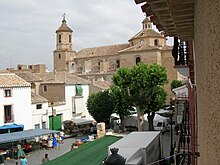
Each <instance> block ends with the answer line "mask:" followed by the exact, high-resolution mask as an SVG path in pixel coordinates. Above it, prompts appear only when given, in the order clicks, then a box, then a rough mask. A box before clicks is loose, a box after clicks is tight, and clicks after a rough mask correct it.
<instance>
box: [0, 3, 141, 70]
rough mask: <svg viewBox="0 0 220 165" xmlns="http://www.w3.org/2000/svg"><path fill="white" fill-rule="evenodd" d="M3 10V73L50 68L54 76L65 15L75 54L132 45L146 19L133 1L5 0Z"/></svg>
mask: <svg viewBox="0 0 220 165" xmlns="http://www.w3.org/2000/svg"><path fill="white" fill-rule="evenodd" d="M0 11H1V12H0V20H1V23H0V39H1V46H0V69H6V68H16V67H17V65H18V64H24V65H32V64H46V67H47V68H48V69H49V70H50V71H52V68H53V51H54V50H55V47H56V33H55V31H56V30H57V29H58V28H59V27H60V25H61V22H62V15H63V13H65V14H66V21H67V25H68V26H69V27H70V28H71V29H72V30H73V38H72V40H73V49H74V50H75V51H79V50H81V49H83V48H88V47H97V46H104V45H114V44H121V43H127V42H128V40H129V39H130V38H131V37H132V36H134V35H135V34H136V33H137V32H139V31H140V30H141V29H142V24H141V22H142V21H143V19H144V18H145V14H144V13H143V12H142V11H141V7H140V5H136V4H135V2H134V0H5V1H3V0H1V1H0Z"/></svg>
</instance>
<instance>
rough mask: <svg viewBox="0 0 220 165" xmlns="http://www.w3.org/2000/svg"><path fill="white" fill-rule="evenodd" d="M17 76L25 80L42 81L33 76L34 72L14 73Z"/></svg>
mask: <svg viewBox="0 0 220 165" xmlns="http://www.w3.org/2000/svg"><path fill="white" fill-rule="evenodd" d="M15 74H16V75H18V76H19V77H21V78H23V79H24V80H25V81H27V82H37V81H42V80H41V79H40V78H39V77H37V76H35V74H33V73H31V72H17V73H15Z"/></svg>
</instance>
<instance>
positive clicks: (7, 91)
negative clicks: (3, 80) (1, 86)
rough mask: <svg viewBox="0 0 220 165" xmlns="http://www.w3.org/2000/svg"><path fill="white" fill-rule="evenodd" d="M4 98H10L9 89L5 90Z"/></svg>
mask: <svg viewBox="0 0 220 165" xmlns="http://www.w3.org/2000/svg"><path fill="white" fill-rule="evenodd" d="M4 96H5V97H11V89H5V94H4Z"/></svg>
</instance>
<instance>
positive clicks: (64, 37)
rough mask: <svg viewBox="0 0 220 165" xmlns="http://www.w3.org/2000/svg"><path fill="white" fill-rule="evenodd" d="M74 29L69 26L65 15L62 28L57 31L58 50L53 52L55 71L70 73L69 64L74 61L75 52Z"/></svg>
mask: <svg viewBox="0 0 220 165" xmlns="http://www.w3.org/2000/svg"><path fill="white" fill-rule="evenodd" d="M72 33H73V31H72V29H70V28H69V27H68V26H67V23H66V15H65V13H64V14H63V20H62V24H61V26H60V27H59V28H58V29H57V30H56V50H54V52H53V58H54V70H56V71H68V65H67V64H68V62H69V61H72V60H73V59H74V56H75V51H73V50H72Z"/></svg>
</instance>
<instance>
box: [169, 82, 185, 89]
mask: <svg viewBox="0 0 220 165" xmlns="http://www.w3.org/2000/svg"><path fill="white" fill-rule="evenodd" d="M182 85H183V82H182V81H180V80H173V81H172V82H171V84H170V88H171V90H172V89H174V88H178V87H180V86H182Z"/></svg>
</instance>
